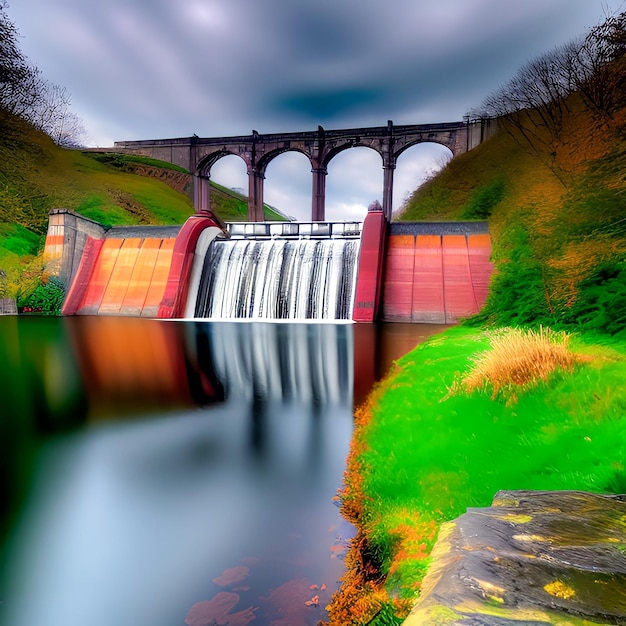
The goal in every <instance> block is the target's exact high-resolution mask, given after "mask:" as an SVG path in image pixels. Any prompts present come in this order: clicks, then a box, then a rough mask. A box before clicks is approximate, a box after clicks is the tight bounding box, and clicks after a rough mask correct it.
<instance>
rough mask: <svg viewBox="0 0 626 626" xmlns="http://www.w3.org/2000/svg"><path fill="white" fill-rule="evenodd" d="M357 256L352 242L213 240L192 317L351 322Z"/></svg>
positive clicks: (355, 246)
mask: <svg viewBox="0 0 626 626" xmlns="http://www.w3.org/2000/svg"><path fill="white" fill-rule="evenodd" d="M358 252H359V241H358V240H357V239H317V240H316V239H272V240H248V239H234V240H215V241H213V242H212V243H211V245H210V246H209V248H208V250H207V253H206V255H205V258H204V263H203V268H202V274H201V277H200V280H199V284H198V288H197V298H196V300H195V306H194V308H193V316H194V317H197V318H209V319H293V320H298V319H345V320H347V319H351V315H352V303H353V297H354V285H355V280H356V270H357V258H358ZM192 289H193V287H192ZM188 309H189V306H188Z"/></svg>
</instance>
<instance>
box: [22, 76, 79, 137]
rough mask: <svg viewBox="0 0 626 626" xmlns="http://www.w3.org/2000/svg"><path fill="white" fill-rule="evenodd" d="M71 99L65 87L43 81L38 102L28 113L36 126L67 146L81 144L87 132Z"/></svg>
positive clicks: (28, 116) (29, 118)
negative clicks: (73, 107) (73, 111)
mask: <svg viewBox="0 0 626 626" xmlns="http://www.w3.org/2000/svg"><path fill="white" fill-rule="evenodd" d="M71 99H72V98H71V96H70V93H69V92H68V91H67V89H66V88H65V87H61V86H59V85H56V84H54V83H50V82H47V81H43V82H42V83H41V84H40V87H39V90H38V98H37V100H36V102H35V103H34V104H33V106H32V108H31V110H30V111H29V112H28V113H27V114H26V117H27V118H28V120H29V121H30V122H31V123H32V124H33V125H34V126H35V127H36V128H38V129H39V130H41V131H43V132H44V133H46V134H47V135H48V136H49V137H51V138H52V140H53V141H54V142H55V143H56V144H57V145H59V146H63V147H66V148H75V147H78V146H80V145H81V141H82V137H83V136H84V134H85V129H84V127H83V123H82V121H81V119H80V118H79V117H78V116H77V115H76V114H75V113H72V111H71V110H70V105H71Z"/></svg>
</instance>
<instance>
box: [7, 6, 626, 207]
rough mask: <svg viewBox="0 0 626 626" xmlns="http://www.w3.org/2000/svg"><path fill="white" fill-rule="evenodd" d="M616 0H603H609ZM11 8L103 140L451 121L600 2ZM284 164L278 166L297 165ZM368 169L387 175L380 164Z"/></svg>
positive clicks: (578, 30)
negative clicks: (255, 130) (391, 122)
mask: <svg viewBox="0 0 626 626" xmlns="http://www.w3.org/2000/svg"><path fill="white" fill-rule="evenodd" d="M621 4H622V0H609V2H608V6H609V10H611V9H616V8H619V7H620V6H621ZM26 5H28V6H26ZM8 14H9V16H10V17H12V19H13V20H14V21H15V23H16V25H17V26H18V28H19V29H20V31H21V33H22V35H23V39H22V43H23V49H24V52H25V53H26V54H27V55H28V57H29V59H30V60H31V61H32V62H33V63H35V64H36V65H37V66H38V67H39V68H40V69H41V70H42V72H43V74H44V76H46V77H47V78H48V79H49V80H51V81H53V82H56V83H58V84H60V85H63V86H65V87H67V89H68V90H69V91H70V93H72V95H73V102H74V109H75V112H76V113H77V114H78V115H79V116H81V117H83V118H84V119H85V120H86V121H87V120H88V121H89V127H88V129H87V130H88V132H89V134H90V135H91V143H92V144H94V145H95V144H97V145H101V146H104V145H110V144H111V143H112V142H113V141H114V140H124V139H147V138H159V137H176V136H179V137H180V136H189V135H191V134H193V133H197V134H199V135H201V136H212V135H213V136H216V135H229V134H232V135H234V134H247V133H249V132H251V130H252V129H253V128H256V129H258V130H259V132H268V133H269V132H280V131H294V130H313V129H315V128H316V127H317V125H318V124H322V125H323V126H325V127H327V128H341V127H349V126H367V125H384V124H385V123H386V121H387V120H388V119H392V120H394V122H396V123H403V124H404V123H422V122H436V121H454V120H455V119H461V117H462V116H463V115H464V114H465V113H466V112H467V110H468V109H469V108H471V107H473V106H477V105H478V104H480V101H481V100H482V98H483V97H485V96H486V95H487V94H488V93H489V91H490V90H492V89H494V88H495V87H497V86H498V84H500V83H502V82H504V81H506V80H508V78H510V77H511V76H512V74H513V73H514V72H515V71H516V69H517V68H518V67H519V66H520V65H521V64H523V63H524V62H525V61H526V60H528V59H529V58H530V57H531V56H533V55H536V54H540V53H542V52H545V51H547V50H548V49H550V48H551V47H552V46H554V45H556V44H558V43H561V42H564V41H567V40H568V39H571V38H573V37H574V36H577V35H580V34H582V33H583V32H584V31H585V29H586V28H588V27H590V26H591V25H593V24H594V23H596V22H597V21H599V20H600V19H601V18H602V7H600V6H598V5H597V3H595V2H586V1H582V0H576V1H574V2H572V0H550V2H546V1H545V0H525V1H524V2H509V1H507V2H503V1H502V0H437V1H436V2H431V1H427V0H391V1H389V0H263V1H261V0H180V1H176V2H175V1H173V0H107V2H95V1H85V0H55V2H54V3H53V2H50V0H28V2H27V3H26V2H22V3H20V2H13V3H12V4H11V6H10V7H9V8H8ZM354 158H355V159H356V157H354ZM356 162H357V161H356V160H355V163H356ZM370 167H372V166H363V168H356V170H352V171H354V172H355V173H354V176H358V171H359V170H360V169H363V170H366V169H368V168H370ZM348 169H349V168H348ZM368 171H369V170H368ZM280 172H281V169H280V168H278V169H277V170H276V174H275V175H276V179H277V180H279V179H280V178H281V177H282V178H283V179H284V180H287V179H288V178H289V176H290V174H289V172H288V171H287V170H285V171H284V173H282V174H281V173H280ZM363 175H364V176H371V177H376V176H378V166H377V167H376V168H375V170H372V171H371V173H367V172H365V173H364V174H363ZM273 184H274V183H273V182H272V183H271V186H273ZM302 184H304V183H302ZM350 185H352V187H354V186H357V183H356V182H350V183H346V184H343V183H342V184H341V185H340V187H341V188H342V191H341V192H340V195H341V194H343V195H342V197H343V198H344V200H343V201H344V203H345V204H349V203H351V202H352V201H351V200H350V197H349V194H348V187H349V186H350ZM362 186H363V187H365V185H362ZM268 187H270V183H269V182H268ZM331 187H332V183H331ZM285 189H286V187H285ZM308 192H309V183H307V184H306V192H304V193H308ZM290 193H291V191H290ZM365 193H367V194H370V193H371V192H370V191H366V192H364V194H365ZM371 200H372V198H371V197H369V198H364V200H363V202H364V203H365V204H367V203H369V202H370V201H371ZM298 202H300V200H298ZM279 208H281V209H282V210H285V211H286V212H289V209H288V208H283V207H279Z"/></svg>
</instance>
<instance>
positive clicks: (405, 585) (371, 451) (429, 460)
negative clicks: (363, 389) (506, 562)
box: [331, 327, 626, 625]
mask: <svg viewBox="0 0 626 626" xmlns="http://www.w3.org/2000/svg"><path fill="white" fill-rule="evenodd" d="M492 340H493V339H490V336H489V333H487V332H485V331H484V330H482V329H476V328H466V327H455V328H453V329H450V330H449V331H447V332H445V333H443V334H441V335H438V336H437V337H435V338H433V339H431V340H429V341H427V342H426V343H425V344H422V345H420V346H419V347H418V348H416V349H415V350H414V351H412V352H411V353H409V354H407V355H406V356H405V357H403V358H402V359H400V360H399V361H398V363H397V365H396V367H395V368H394V370H393V371H392V372H391V373H390V375H389V376H388V377H387V378H386V379H385V380H384V381H383V382H381V383H380V384H379V385H378V387H377V388H376V389H375V390H374V392H373V393H372V394H371V396H370V398H369V401H368V402H367V403H366V404H365V405H363V406H361V407H360V408H359V409H358V411H357V416H356V418H357V419H356V422H357V425H356V431H355V435H354V441H353V446H352V450H351V454H350V457H349V462H348V469H347V474H346V484H345V488H344V491H343V493H342V495H341V499H342V503H343V510H344V513H345V515H346V516H347V517H348V518H349V519H351V520H352V521H353V522H355V523H356V524H357V526H358V528H359V529H360V533H359V536H358V538H357V540H356V541H355V545H354V549H353V553H352V554H351V555H350V557H349V561H348V564H349V565H350V566H352V567H351V571H350V573H349V574H348V578H347V580H346V581H345V582H346V584H344V586H343V587H342V590H341V591H340V592H339V597H337V598H336V603H335V606H334V607H331V623H333V624H335V623H336V624H363V623H371V624H379V625H382V624H398V623H401V618H402V617H403V616H404V615H406V613H407V611H408V610H409V608H410V606H411V604H412V602H413V601H414V600H415V598H416V597H417V594H418V593H419V588H420V582H421V580H422V578H423V576H424V573H425V570H426V567H427V566H428V562H429V554H430V551H431V549H432V546H433V544H434V541H435V540H436V536H437V531H438V528H439V525H440V524H441V523H442V522H444V521H447V520H451V519H454V518H455V517H457V516H458V515H461V514H462V513H464V512H465V509H466V508H467V507H475V506H487V505H489V504H490V502H491V500H492V499H493V496H494V494H495V493H496V492H497V491H498V490H500V489H541V490H544V489H546V490H551V489H582V490H588V491H593V492H611V493H615V492H625V491H626V470H625V468H624V465H623V463H624V459H625V458H626V420H624V415H625V412H626V390H625V389H623V381H624V380H625V379H626V358H625V357H626V342H624V341H619V340H615V339H612V338H608V337H606V336H603V337H599V336H596V335H591V334H582V335H579V336H574V337H572V339H571V344H570V348H569V351H570V353H572V354H575V355H580V356H579V358H577V359H575V361H577V362H575V363H574V364H573V365H572V369H571V370H569V371H568V370H564V369H557V370H556V371H554V372H553V373H552V374H550V375H549V376H548V377H547V378H546V379H544V380H538V382H537V384H536V386H528V385H526V386H521V387H520V386H519V385H511V386H507V385H504V386H501V387H500V390H499V391H498V392H497V393H495V394H494V385H493V384H492V383H487V384H486V386H484V387H482V388H479V389H476V390H473V391H467V390H466V389H467V388H466V387H465V386H464V385H463V384H462V379H463V377H464V376H467V375H468V374H469V373H470V371H471V370H472V368H473V367H474V360H475V359H476V357H477V356H478V355H479V354H481V353H485V352H488V351H489V350H491V347H490V346H491V343H490V342H491V341H492Z"/></svg>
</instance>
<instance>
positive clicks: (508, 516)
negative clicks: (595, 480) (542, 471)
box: [404, 491, 626, 626]
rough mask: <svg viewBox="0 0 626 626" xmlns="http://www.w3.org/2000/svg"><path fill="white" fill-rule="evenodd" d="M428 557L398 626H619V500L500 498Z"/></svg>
mask: <svg viewBox="0 0 626 626" xmlns="http://www.w3.org/2000/svg"><path fill="white" fill-rule="evenodd" d="M432 556H433V561H432V564H431V567H430V568H429V570H428V573H427V575H426V578H425V579H424V583H423V587H422V594H421V596H420V599H419V600H418V602H417V603H416V605H415V607H414V608H413V610H412V611H411V613H410V615H409V616H408V618H407V619H406V620H405V622H404V626H422V625H429V626H433V625H458V626H520V625H522V624H523V625H527V626H531V625H547V624H559V625H561V626H583V625H587V626H591V625H594V624H607V625H608V624H611V625H613V624H626V496H622V495H601V494H592V493H587V492H581V491H501V492H498V493H497V494H496V497H495V498H494V501H493V503H492V506H491V507H488V508H471V509H468V510H467V512H466V513H465V514H464V515H462V516H461V517H459V518H457V519H456V520H454V521H453V522H449V523H447V524H444V525H443V526H442V528H441V531H440V534H439V538H438V540H437V544H436V545H435V548H434V550H433V554H432Z"/></svg>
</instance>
